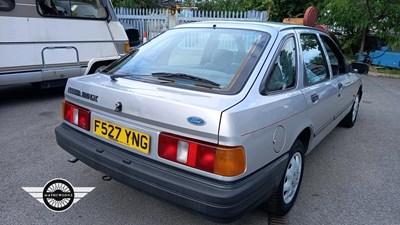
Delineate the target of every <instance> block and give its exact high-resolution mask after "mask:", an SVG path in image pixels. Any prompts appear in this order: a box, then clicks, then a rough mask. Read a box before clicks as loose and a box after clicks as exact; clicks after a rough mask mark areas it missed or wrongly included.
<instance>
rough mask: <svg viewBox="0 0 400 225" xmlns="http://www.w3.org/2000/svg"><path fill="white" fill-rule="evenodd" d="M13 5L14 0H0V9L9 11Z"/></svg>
mask: <svg viewBox="0 0 400 225" xmlns="http://www.w3.org/2000/svg"><path fill="white" fill-rule="evenodd" d="M14 7H15V1H14V0H0V11H10V10H13V9H14Z"/></svg>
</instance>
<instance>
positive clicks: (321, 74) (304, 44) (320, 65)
mask: <svg viewBox="0 0 400 225" xmlns="http://www.w3.org/2000/svg"><path fill="white" fill-rule="evenodd" d="M300 41H301V48H302V51H303V60H304V67H305V82H306V85H313V84H316V83H319V82H322V81H324V80H328V79H329V75H328V69H327V65H326V60H325V57H324V55H323V53H322V48H321V45H320V44H319V42H318V39H317V36H316V35H314V34H302V35H300Z"/></svg>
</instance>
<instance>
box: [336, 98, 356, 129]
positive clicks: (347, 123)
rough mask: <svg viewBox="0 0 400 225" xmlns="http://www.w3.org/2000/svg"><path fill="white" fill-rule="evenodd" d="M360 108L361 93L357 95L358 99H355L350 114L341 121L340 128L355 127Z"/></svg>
mask: <svg viewBox="0 0 400 225" xmlns="http://www.w3.org/2000/svg"><path fill="white" fill-rule="evenodd" d="M359 108H360V93H358V94H357V96H356V98H355V99H354V103H353V107H351V110H350V112H349V113H348V114H347V115H346V116H345V117H344V118H343V120H342V121H340V124H339V125H340V126H342V127H347V128H350V127H353V126H354V124H355V123H356V120H357V116H358V110H359Z"/></svg>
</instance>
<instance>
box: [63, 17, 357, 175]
mask: <svg viewBox="0 0 400 225" xmlns="http://www.w3.org/2000/svg"><path fill="white" fill-rule="evenodd" d="M212 24H217V26H218V27H224V28H237V29H253V30H258V31H264V32H268V33H269V34H270V35H271V40H270V41H269V43H268V45H267V47H266V50H265V51H264V53H263V54H262V55H261V57H260V60H259V62H258V64H257V65H256V66H255V67H254V70H253V72H252V74H251V76H250V78H249V79H248V81H247V82H246V84H245V85H244V87H243V89H242V90H241V92H239V93H238V94H236V95H222V94H215V93H207V92H202V91H193V90H187V89H181V88H177V87H167V86H162V85H158V84H150V83H144V82H140V81H134V80H128V79H123V78H119V79H118V80H117V81H116V82H111V79H110V77H109V76H107V75H103V74H94V75H90V76H85V77H77V78H73V79H69V81H68V84H67V88H68V87H73V88H75V89H79V90H82V91H87V92H89V93H91V94H95V95H98V96H99V98H98V102H97V103H96V102H92V101H89V100H86V99H83V98H80V97H76V96H74V95H71V94H69V93H68V92H66V93H65V95H66V100H68V101H71V102H73V103H75V104H78V105H83V106H84V107H86V108H88V109H90V110H91V111H92V113H93V115H96V116H99V117H100V118H102V119H105V120H108V121H111V122H114V123H117V124H121V125H123V126H127V127H130V128H132V129H137V130H139V131H142V132H146V133H148V134H149V135H151V149H150V154H149V155H145V154H143V153H141V152H138V151H135V153H137V154H142V155H144V156H145V157H149V158H152V159H154V160H157V161H161V162H163V163H166V164H169V165H172V166H175V167H178V168H181V169H184V170H187V171H191V172H194V173H197V174H200V175H203V176H206V177H210V178H214V179H219V180H224V181H232V180H237V179H240V178H242V177H244V176H247V175H248V174H250V173H253V172H255V171H256V170H258V169H260V168H261V167H263V166H265V165H266V164H268V163H270V162H272V161H273V160H275V159H276V158H277V157H279V156H281V155H283V154H286V153H287V152H288V151H289V150H290V148H291V146H292V144H293V143H294V141H295V140H296V138H297V137H298V135H299V134H300V133H301V132H302V131H303V130H305V129H309V130H310V131H311V137H310V140H309V146H308V149H307V153H309V152H310V151H311V150H312V149H313V148H314V147H315V146H316V145H317V144H318V143H319V142H320V141H321V140H322V139H323V138H324V137H325V136H326V135H327V134H328V133H330V132H331V131H332V129H334V128H335V127H336V126H337V124H338V123H339V122H340V120H341V119H342V118H343V117H344V116H345V115H346V114H347V113H348V112H349V111H350V110H351V106H352V104H353V102H354V99H355V96H356V93H357V92H358V90H359V88H360V86H361V78H360V76H359V75H358V74H354V73H348V74H344V75H340V76H337V77H331V78H330V79H329V80H328V81H326V82H323V83H320V84H317V85H313V86H309V87H306V86H304V84H303V82H302V81H303V79H304V77H303V74H304V69H303V66H297V81H298V82H297V84H296V87H295V88H293V89H290V90H286V91H282V92H277V93H268V94H267V95H262V94H260V86H261V85H262V82H263V80H264V79H265V76H267V75H268V74H269V73H270V71H271V64H272V63H273V60H274V59H275V57H276V54H275V53H276V52H277V51H278V50H279V49H280V46H281V43H282V40H284V39H285V38H286V37H288V36H293V37H295V38H296V40H297V42H296V51H297V55H298V56H300V57H297V65H303V61H302V57H301V49H300V43H299V41H298V37H299V34H300V33H301V32H310V33H314V34H319V35H325V34H324V33H323V32H321V31H319V30H316V29H311V28H306V27H303V26H297V25H291V24H289V25H287V24H281V23H254V22H202V23H191V24H185V25H182V26H178V27H177V28H176V29H183V28H196V27H209V26H210V25H212ZM327 60H329V59H327ZM328 62H329V61H328ZM330 73H331V70H330ZM338 83H341V84H343V87H341V88H338ZM312 94H319V100H318V101H317V102H315V103H313V102H312V101H311V98H310V96H311V95H312ZM118 101H120V102H122V104H123V105H124V107H123V110H122V112H118V113H117V112H115V111H114V109H115V106H114V104H115V103H116V102H118ZM192 116H196V117H200V118H202V119H203V120H205V121H207V123H206V124H205V125H204V126H195V125H192V124H190V123H188V122H187V120H186V119H187V118H188V117H192ZM278 127H282V128H283V129H284V133H283V134H280V135H279V136H278V137H276V138H275V139H278V140H279V141H280V142H281V143H280V144H281V145H282V146H278V147H279V148H280V150H279V151H276V150H274V134H275V133H276V132H275V131H276V129H277V128H278ZM77 129H79V128H77ZM279 129H280V128H279ZM83 132H85V133H88V134H90V135H92V134H91V133H90V132H87V131H83ZM160 132H169V133H173V134H177V135H181V136H185V137H189V138H194V139H198V140H202V141H206V142H210V143H214V144H220V145H225V146H237V145H241V146H243V147H244V148H245V151H246V165H247V166H246V171H245V172H244V173H243V174H241V175H238V176H236V177H223V176H219V175H215V174H211V173H208V172H204V171H200V170H197V169H194V168H190V167H187V166H184V165H181V164H178V163H174V162H171V161H168V160H165V159H161V158H159V157H158V155H157V149H158V146H157V142H158V134H159V133H160ZM280 133H282V132H280ZM282 135H284V137H283V136H282ZM283 140H284V141H283ZM276 141H277V140H275V143H276ZM282 142H283V143H282ZM110 143H111V142H110ZM119 147H122V148H125V149H126V150H127V151H132V150H130V149H127V148H126V147H124V146H119Z"/></svg>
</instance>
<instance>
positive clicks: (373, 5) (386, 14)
mask: <svg viewBox="0 0 400 225" xmlns="http://www.w3.org/2000/svg"><path fill="white" fill-rule="evenodd" d="M325 4H326V5H325V6H324V8H323V10H322V14H321V22H323V23H325V24H328V25H331V26H332V27H334V28H337V29H338V30H340V32H341V33H342V34H343V35H344V38H342V39H343V47H344V49H345V50H350V51H351V52H352V53H354V52H356V51H358V49H359V50H360V51H363V49H364V48H363V36H364V35H367V34H370V35H375V36H379V37H381V38H383V39H384V40H386V41H388V43H389V45H391V46H392V47H396V46H398V45H399V44H400V43H399V33H400V24H399V21H400V0H379V1H375V0H325ZM357 47H358V49H357Z"/></svg>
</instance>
